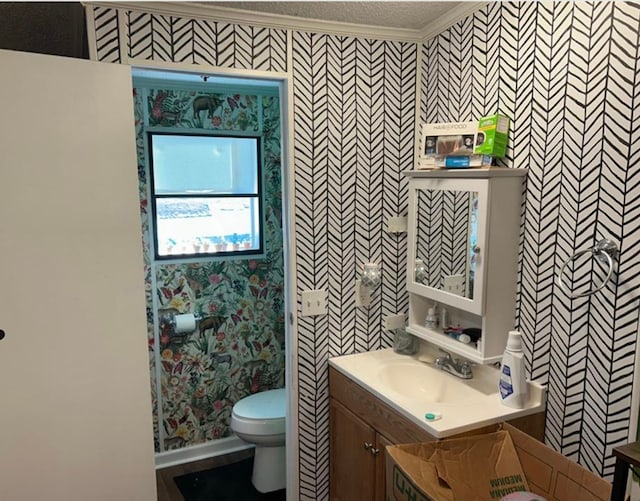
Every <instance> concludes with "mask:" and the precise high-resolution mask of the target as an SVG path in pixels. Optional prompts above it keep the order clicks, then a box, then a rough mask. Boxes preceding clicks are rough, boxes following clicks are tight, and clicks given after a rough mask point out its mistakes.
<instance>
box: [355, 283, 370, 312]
mask: <svg viewBox="0 0 640 501" xmlns="http://www.w3.org/2000/svg"><path fill="white" fill-rule="evenodd" d="M369 305H371V292H370V291H369V289H368V288H367V287H363V286H362V280H356V307H357V308H359V307H362V306H369Z"/></svg>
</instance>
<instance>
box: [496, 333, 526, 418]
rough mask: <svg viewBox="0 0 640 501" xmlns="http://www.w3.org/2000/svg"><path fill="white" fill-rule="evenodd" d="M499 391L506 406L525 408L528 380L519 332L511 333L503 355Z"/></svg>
mask: <svg viewBox="0 0 640 501" xmlns="http://www.w3.org/2000/svg"><path fill="white" fill-rule="evenodd" d="M498 390H499V393H500V401H501V402H502V403H503V404H504V405H506V406H508V407H514V408H516V409H522V408H523V407H524V404H525V403H526V400H527V380H526V378H525V374H524V353H522V338H521V335H520V333H519V332H518V331H509V338H508V340H507V347H506V348H505V350H504V354H503V355H502V367H501V369H500V382H499V383H498Z"/></svg>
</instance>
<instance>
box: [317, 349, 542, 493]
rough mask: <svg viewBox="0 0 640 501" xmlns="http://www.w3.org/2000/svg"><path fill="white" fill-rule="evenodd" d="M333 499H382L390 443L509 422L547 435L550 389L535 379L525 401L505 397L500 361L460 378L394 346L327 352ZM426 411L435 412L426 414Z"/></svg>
mask: <svg viewBox="0 0 640 501" xmlns="http://www.w3.org/2000/svg"><path fill="white" fill-rule="evenodd" d="M329 365H330V368H329V395H330V428H331V441H330V455H331V456H330V464H331V470H330V475H331V477H330V486H331V496H330V497H331V499H332V500H353V499H362V500H365V499H366V500H380V501H382V500H383V499H384V493H385V447H386V446H387V445H392V444H401V443H411V442H429V441H433V440H438V439H441V438H449V437H456V436H463V435H467V434H478V433H487V432H491V431H495V430H496V429H497V428H498V425H499V423H501V422H508V423H510V424H512V425H513V426H515V427H517V428H519V429H520V430H522V431H524V432H525V433H528V434H529V435H531V436H533V437H535V438H537V439H539V440H542V439H543V434H544V406H545V390H544V388H543V387H541V386H539V385H537V384H535V383H529V385H530V388H529V399H528V401H527V404H526V406H525V408H524V409H512V408H508V407H505V406H503V405H501V404H500V402H499V398H498V394H497V391H498V384H497V383H498V378H499V373H498V370H497V369H496V368H493V367H489V366H485V367H476V368H474V378H473V379H471V380H466V381H465V380H462V379H458V378H456V377H454V376H452V375H451V374H447V373H445V372H443V371H441V370H439V369H436V368H434V367H433V366H432V365H430V364H427V363H424V362H421V361H419V360H418V358H417V357H410V356H406V355H398V354H396V353H394V352H393V350H391V349H386V350H380V351H374V352H367V353H360V354H357V355H347V356H342V357H336V358H332V359H330V360H329ZM426 413H437V414H439V415H440V416H441V417H440V419H438V420H437V421H432V422H430V421H428V420H427V419H426V418H425V414H426Z"/></svg>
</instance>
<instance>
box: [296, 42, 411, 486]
mask: <svg viewBox="0 0 640 501" xmlns="http://www.w3.org/2000/svg"><path fill="white" fill-rule="evenodd" d="M292 70H293V81H294V103H293V104H294V114H295V131H296V136H295V138H294V144H295V193H296V195H295V198H296V202H295V205H296V207H295V208H296V246H297V252H296V256H297V266H298V269H297V270H296V271H297V273H296V275H297V278H298V289H299V291H302V290H308V289H325V290H327V291H328V294H329V314H328V315H324V316H320V317H300V319H299V322H298V350H299V351H298V364H299V365H298V368H299V397H300V404H299V418H300V436H299V438H300V482H301V486H300V494H301V499H327V498H328V488H329V483H328V474H329V468H328V459H329V450H328V447H329V443H328V440H327V437H328V426H329V397H328V380H327V370H328V366H327V359H328V358H329V357H332V356H336V355H342V354H349V353H358V352H362V351H368V350H376V349H379V348H383V347H386V346H389V345H390V339H389V338H388V336H386V335H385V334H386V333H383V332H382V329H381V326H382V321H383V317H384V316H386V315H390V314H396V312H404V311H406V310H407V308H408V303H407V301H408V299H407V297H406V294H405V292H404V290H405V286H404V277H405V272H404V267H405V263H406V258H405V255H406V239H405V237H404V236H399V235H395V234H389V233H387V232H385V230H384V226H385V222H386V221H387V219H388V218H389V217H392V216H396V215H398V214H406V212H407V200H406V183H407V182H406V180H405V178H404V176H403V175H401V171H402V170H406V169H410V168H411V166H412V164H413V138H414V135H413V130H414V127H413V123H414V117H415V108H416V101H415V95H416V94H415V92H416V80H415V77H416V45H415V44H413V43H400V42H383V41H377V40H366V39H356V38H352V37H339V36H328V35H318V34H313V33H294V34H293V68H292ZM368 261H373V262H376V263H381V266H382V272H383V280H382V286H381V288H380V289H379V290H378V291H377V293H376V294H375V295H374V297H373V302H372V305H371V307H370V308H368V309H367V308H356V306H355V294H354V292H355V289H354V285H355V280H356V278H358V277H359V271H360V269H361V266H362V264H363V263H366V262H368Z"/></svg>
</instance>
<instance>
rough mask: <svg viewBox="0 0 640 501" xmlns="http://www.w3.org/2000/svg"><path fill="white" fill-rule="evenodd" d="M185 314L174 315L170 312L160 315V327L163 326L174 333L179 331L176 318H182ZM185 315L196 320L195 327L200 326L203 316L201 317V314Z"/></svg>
mask: <svg viewBox="0 0 640 501" xmlns="http://www.w3.org/2000/svg"><path fill="white" fill-rule="evenodd" d="M182 315H183V314H181V313H173V312H168V313H164V314H162V315H160V325H161V326H162V328H163V329H165V328H168V329H171V330H172V331H174V332H176V331H177V323H178V322H177V319H176V317H178V316H182ZM185 315H192V316H193V318H194V320H195V327H197V326H198V324H199V323H200V320H202V318H203V317H202V315H200V314H199V313H187V314H185Z"/></svg>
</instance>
